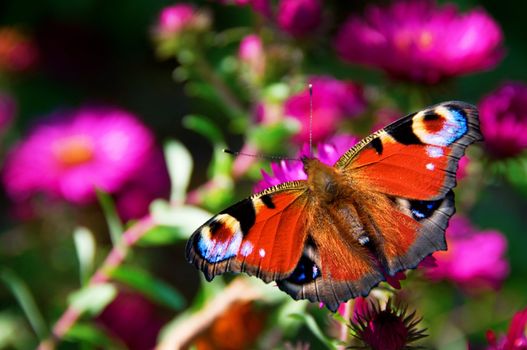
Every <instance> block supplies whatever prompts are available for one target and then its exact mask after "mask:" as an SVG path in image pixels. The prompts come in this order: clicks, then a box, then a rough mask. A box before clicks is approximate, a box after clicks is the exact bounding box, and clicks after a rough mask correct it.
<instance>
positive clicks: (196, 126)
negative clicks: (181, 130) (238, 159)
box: [183, 115, 225, 148]
mask: <svg viewBox="0 0 527 350" xmlns="http://www.w3.org/2000/svg"><path fill="white" fill-rule="evenodd" d="M183 125H184V126H185V127H186V128H187V129H190V130H192V131H195V132H197V133H198V134H200V135H202V136H204V137H205V138H206V139H207V140H209V141H210V143H211V144H213V145H222V147H223V148H224V145H225V141H224V139H223V134H222V132H221V130H220V129H219V128H218V127H217V126H216V125H215V124H214V123H213V122H212V121H211V120H210V119H208V118H207V117H204V116H201V115H187V116H186V117H184V118H183Z"/></svg>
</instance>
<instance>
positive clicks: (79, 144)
mask: <svg viewBox="0 0 527 350" xmlns="http://www.w3.org/2000/svg"><path fill="white" fill-rule="evenodd" d="M53 153H54V154H55V157H56V158H57V160H58V161H59V162H60V163H61V164H62V165H64V166H67V167H70V166H75V165H79V164H83V163H87V162H89V161H90V160H92V159H93V157H94V152H93V143H92V141H91V140H90V139H89V138H88V137H86V136H83V135H78V136H70V137H68V138H64V139H61V140H57V141H55V143H54V144H53Z"/></svg>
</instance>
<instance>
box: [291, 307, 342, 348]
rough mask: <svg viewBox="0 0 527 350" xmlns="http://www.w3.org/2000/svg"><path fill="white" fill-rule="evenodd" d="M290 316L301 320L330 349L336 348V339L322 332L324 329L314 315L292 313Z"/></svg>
mask: <svg viewBox="0 0 527 350" xmlns="http://www.w3.org/2000/svg"><path fill="white" fill-rule="evenodd" d="M289 316H290V317H293V318H296V319H298V320H301V321H302V322H303V323H304V324H305V325H306V326H307V328H309V330H310V331H311V332H312V333H313V334H314V335H315V337H317V338H318V340H320V341H321V342H322V343H323V344H324V345H326V346H327V348H328V349H336V348H337V345H336V341H335V340H333V339H331V338H328V337H326V335H325V334H324V332H322V329H320V326H319V325H318V324H317V322H316V321H315V319H314V318H313V316H311V315H309V314H290V315H289Z"/></svg>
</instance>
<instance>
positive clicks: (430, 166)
mask: <svg viewBox="0 0 527 350" xmlns="http://www.w3.org/2000/svg"><path fill="white" fill-rule="evenodd" d="M426 168H427V169H428V170H434V169H435V165H434V164H432V163H428V164H427V165H426Z"/></svg>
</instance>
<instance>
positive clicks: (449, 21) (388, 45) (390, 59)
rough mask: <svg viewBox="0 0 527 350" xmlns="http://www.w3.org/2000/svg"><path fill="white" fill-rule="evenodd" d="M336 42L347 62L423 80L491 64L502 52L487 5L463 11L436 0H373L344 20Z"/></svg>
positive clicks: (432, 80)
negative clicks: (384, 1)
mask: <svg viewBox="0 0 527 350" xmlns="http://www.w3.org/2000/svg"><path fill="white" fill-rule="evenodd" d="M335 48H336V50H337V53H338V54H339V55H340V56H341V57H342V58H343V59H345V60H347V61H349V62H352V63H358V64H363V65H366V66H370V67H374V68H378V69H382V70H384V71H385V72H386V73H388V74H389V75H390V76H391V77H393V78H395V79H401V80H409V81H414V82H418V83H425V84H436V83H438V82H440V81H442V80H444V79H447V78H451V77H456V76H460V75H463V74H468V73H473V72H478V71H482V70H487V69H490V68H492V67H494V66H495V65H496V64H497V63H498V62H499V61H500V60H501V58H502V57H503V54H504V49H503V35H502V32H501V29H500V27H499V25H498V24H497V23H496V22H495V21H494V20H493V19H492V18H491V17H490V16H489V15H488V14H487V13H486V12H485V11H484V10H482V9H475V10H472V11H470V12H467V13H465V14H461V13H459V11H458V10H457V8H456V7H455V5H453V4H446V5H442V6H440V5H437V4H435V3H434V1H432V0H404V1H395V2H392V3H391V4H390V5H388V6H386V7H382V6H376V5H371V6H369V7H368V8H367V10H366V13H365V15H364V16H358V15H352V16H351V17H350V18H349V19H348V20H347V21H346V23H345V24H344V26H343V27H342V28H341V30H340V31H339V33H338V35H337V38H336V41H335Z"/></svg>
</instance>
